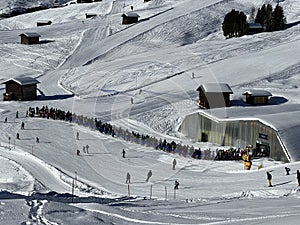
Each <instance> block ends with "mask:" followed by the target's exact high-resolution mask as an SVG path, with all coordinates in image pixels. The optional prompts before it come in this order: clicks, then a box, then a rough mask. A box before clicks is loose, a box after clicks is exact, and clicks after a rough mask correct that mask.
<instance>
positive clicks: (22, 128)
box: [21, 122, 25, 130]
mask: <svg viewBox="0 0 300 225" xmlns="http://www.w3.org/2000/svg"><path fill="white" fill-rule="evenodd" d="M24 129H25V123H24V122H22V123H21V130H24Z"/></svg>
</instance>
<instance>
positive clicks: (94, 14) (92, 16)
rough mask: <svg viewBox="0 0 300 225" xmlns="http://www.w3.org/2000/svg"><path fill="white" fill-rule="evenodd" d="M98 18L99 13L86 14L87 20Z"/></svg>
mask: <svg viewBox="0 0 300 225" xmlns="http://www.w3.org/2000/svg"><path fill="white" fill-rule="evenodd" d="M96 16H97V13H86V14H85V18H86V19H89V18H94V17H96Z"/></svg>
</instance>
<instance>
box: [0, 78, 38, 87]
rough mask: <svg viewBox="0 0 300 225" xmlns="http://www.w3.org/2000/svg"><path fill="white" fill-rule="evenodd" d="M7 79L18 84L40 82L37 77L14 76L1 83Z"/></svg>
mask: <svg viewBox="0 0 300 225" xmlns="http://www.w3.org/2000/svg"><path fill="white" fill-rule="evenodd" d="M9 81H15V82H17V83H18V84H20V85H28V84H38V83H40V82H39V81H38V80H37V79H35V78H32V77H15V78H10V79H8V80H6V81H4V82H3V83H2V84H5V83H7V82H9Z"/></svg>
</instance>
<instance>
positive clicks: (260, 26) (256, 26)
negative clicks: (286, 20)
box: [248, 23, 263, 29]
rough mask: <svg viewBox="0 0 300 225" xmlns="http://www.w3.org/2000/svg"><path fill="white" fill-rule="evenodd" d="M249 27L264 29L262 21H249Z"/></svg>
mask: <svg viewBox="0 0 300 225" xmlns="http://www.w3.org/2000/svg"><path fill="white" fill-rule="evenodd" d="M248 27H249V28H253V29H257V28H258V29H262V28H263V27H262V25H261V24H260V23H248Z"/></svg>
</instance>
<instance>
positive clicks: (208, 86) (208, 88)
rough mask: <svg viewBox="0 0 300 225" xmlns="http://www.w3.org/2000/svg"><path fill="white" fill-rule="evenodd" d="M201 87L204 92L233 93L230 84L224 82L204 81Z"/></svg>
mask: <svg viewBox="0 0 300 225" xmlns="http://www.w3.org/2000/svg"><path fill="white" fill-rule="evenodd" d="M200 88H202V89H203V90H204V91H205V92H206V93H230V94H233V91H232V90H231V88H230V86H229V85H228V84H226V83H205V84H202V85H201V86H200V87H199V88H198V89H197V91H199V89H200Z"/></svg>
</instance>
